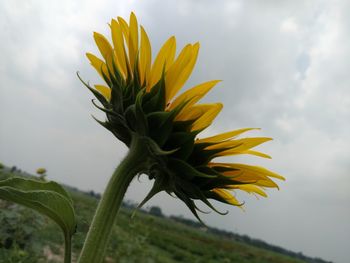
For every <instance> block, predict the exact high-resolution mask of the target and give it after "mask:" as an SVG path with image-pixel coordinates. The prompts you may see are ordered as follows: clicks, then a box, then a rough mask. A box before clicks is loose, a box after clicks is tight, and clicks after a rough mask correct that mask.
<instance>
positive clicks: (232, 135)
mask: <svg viewBox="0 0 350 263" xmlns="http://www.w3.org/2000/svg"><path fill="white" fill-rule="evenodd" d="M250 130H259V128H243V129H238V130H234V131H229V132H225V133H221V134H218V135H215V136H211V137H207V138H203V139H197V140H196V143H215V142H221V141H225V140H228V139H232V138H235V137H237V136H238V135H240V134H242V133H244V132H246V131H250Z"/></svg>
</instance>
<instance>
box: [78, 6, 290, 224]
mask: <svg viewBox="0 0 350 263" xmlns="http://www.w3.org/2000/svg"><path fill="white" fill-rule="evenodd" d="M109 26H110V30H111V40H112V41H111V42H110V41H109V40H107V39H106V38H105V37H104V36H103V35H101V34H99V33H94V39H95V42H96V45H97V47H98V49H99V51H100V53H101V56H100V57H97V56H95V55H93V54H91V53H87V57H88V59H89V61H90V63H91V65H92V66H93V67H94V68H95V69H96V71H97V72H98V74H99V75H100V76H101V78H102V80H103V81H104V83H103V84H101V85H100V84H98V85H95V86H94V87H91V86H89V85H88V84H87V83H85V82H83V83H84V84H85V85H86V86H87V88H89V89H90V91H91V92H92V93H93V94H94V95H95V97H96V98H97V99H98V101H99V102H100V103H101V105H102V106H100V105H97V104H96V103H95V102H94V100H93V103H94V105H95V106H96V107H97V108H99V109H100V110H102V111H103V112H105V113H106V120H105V121H103V122H102V121H99V120H97V121H98V122H99V123H100V124H101V125H103V126H104V127H105V128H107V129H108V130H110V131H111V132H112V133H113V134H114V135H115V136H116V137H117V138H118V139H119V140H121V141H123V142H124V143H125V144H126V145H127V146H130V145H131V143H132V140H133V138H134V136H141V137H142V138H144V140H145V141H146V142H147V143H146V144H145V145H146V148H147V149H145V150H147V151H148V152H149V158H147V161H145V162H146V163H147V165H146V166H145V168H144V169H143V170H142V173H145V174H147V175H148V176H149V178H150V179H154V185H153V188H152V189H151V191H150V193H149V194H148V195H147V196H146V198H145V199H144V201H143V202H142V203H141V204H140V205H143V204H144V203H145V202H146V201H147V200H149V199H150V198H151V197H152V196H154V195H155V194H156V193H158V192H160V191H166V192H167V193H169V194H171V195H175V196H176V197H178V198H179V199H180V200H182V201H183V202H184V203H185V204H186V205H187V206H188V207H189V209H190V210H191V211H192V213H193V214H194V215H195V216H196V217H197V218H198V219H199V217H198V214H197V211H200V210H199V209H198V208H197V206H196V203H195V200H201V201H202V202H204V203H205V204H206V205H208V206H209V207H210V208H212V209H213V210H215V211H217V210H216V209H215V208H214V207H213V206H212V204H211V202H210V200H217V201H220V202H223V203H227V204H231V205H235V206H241V205H242V203H241V202H239V201H238V200H237V199H236V197H235V194H234V193H235V191H236V190H242V191H245V192H248V193H252V194H256V195H261V196H266V193H265V191H264V189H265V188H266V187H274V188H277V187H278V186H277V184H276V183H275V182H274V181H273V180H272V179H271V178H278V179H284V178H283V177H282V176H280V175H278V174H276V173H273V172H271V171H269V170H267V169H265V168H262V167H259V166H251V165H246V164H238V163H222V162H216V161H213V160H214V159H215V158H217V157H220V156H230V155H239V154H251V155H256V156H260V157H265V158H270V157H269V156H268V155H266V154H263V153H261V152H257V151H254V150H252V148H254V147H255V146H258V145H260V144H261V143H264V142H266V141H269V140H271V139H270V138H265V137H249V138H239V136H240V135H241V134H243V133H245V132H247V131H249V130H252V129H253V128H244V129H238V130H234V131H229V132H225V133H222V134H219V135H216V136H212V137H208V138H198V134H199V133H200V132H201V131H203V130H204V129H206V128H207V127H208V126H210V125H211V123H212V121H213V120H214V119H215V117H216V116H217V114H218V113H219V112H220V110H221V109H222V107H223V105H222V104H221V103H210V104H202V103H199V101H200V99H201V98H202V97H204V96H205V95H206V94H207V93H208V92H209V91H210V90H211V89H212V88H213V87H214V86H215V85H216V84H217V83H218V82H219V81H218V80H212V81H207V82H204V83H201V84H199V85H196V86H194V87H192V88H190V89H188V90H187V91H185V92H184V93H182V94H180V95H178V92H179V90H180V89H181V88H182V87H183V86H184V84H185V82H186V81H187V79H188V78H189V76H190V74H191V72H192V70H193V68H194V65H195V63H196V60H197V55H198V50H199V43H195V44H188V45H186V46H185V47H184V48H183V49H182V50H181V52H180V53H179V54H178V55H177V56H176V39H175V37H174V36H172V37H170V38H169V39H168V40H167V41H166V42H165V43H164V45H163V46H162V47H161V49H160V51H159V52H158V54H157V55H156V57H155V59H154V60H153V63H152V52H151V45H150V41H149V38H148V36H147V34H146V32H145V30H144V28H143V27H142V26H139V25H138V22H137V19H136V17H135V15H134V14H133V13H131V15H130V20H129V23H128V22H126V21H125V20H124V19H123V18H121V17H118V18H117V19H112V21H111V23H110V24H109ZM199 220H200V219H199Z"/></svg>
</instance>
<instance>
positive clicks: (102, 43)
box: [94, 32, 113, 59]
mask: <svg viewBox="0 0 350 263" xmlns="http://www.w3.org/2000/svg"><path fill="white" fill-rule="evenodd" d="M94 39H95V42H96V45H97V47H98V49H99V50H100V52H101V55H102V57H103V58H104V59H107V58H108V56H110V54H111V53H112V52H113V48H112V46H111V44H110V43H109V42H108V40H107V38H105V37H104V36H103V35H101V34H100V33H97V32H94Z"/></svg>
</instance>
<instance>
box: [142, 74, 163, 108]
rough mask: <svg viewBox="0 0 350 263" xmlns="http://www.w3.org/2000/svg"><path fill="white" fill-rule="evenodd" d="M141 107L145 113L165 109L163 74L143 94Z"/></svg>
mask: <svg viewBox="0 0 350 263" xmlns="http://www.w3.org/2000/svg"><path fill="white" fill-rule="evenodd" d="M143 109H144V111H145V112H146V113H150V112H156V111H164V109H165V79H164V75H163V76H162V77H161V78H160V80H159V81H158V82H157V84H156V85H154V86H153V87H152V89H151V90H150V92H148V93H146V94H145V97H144V100H143Z"/></svg>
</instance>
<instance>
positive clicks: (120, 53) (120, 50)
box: [111, 19, 127, 78]
mask: <svg viewBox="0 0 350 263" xmlns="http://www.w3.org/2000/svg"><path fill="white" fill-rule="evenodd" d="M111 32H112V41H113V45H114V50H115V53H116V56H117V59H116V62H117V65H118V69H119V70H120V72H121V73H122V74H123V75H124V77H125V78H127V56H126V51H125V47H124V38H123V33H122V30H121V28H120V25H119V23H118V22H117V21H116V20H114V19H112V22H111Z"/></svg>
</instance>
